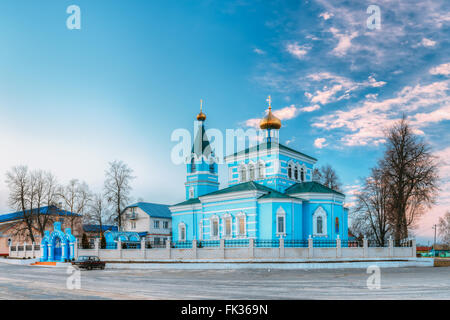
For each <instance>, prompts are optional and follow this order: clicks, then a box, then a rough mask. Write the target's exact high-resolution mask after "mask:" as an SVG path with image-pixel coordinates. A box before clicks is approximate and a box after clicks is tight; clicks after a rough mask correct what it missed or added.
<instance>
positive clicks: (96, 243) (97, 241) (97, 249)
mask: <svg viewBox="0 0 450 320" xmlns="http://www.w3.org/2000/svg"><path fill="white" fill-rule="evenodd" d="M94 240H95V241H94V249H95V255H96V256H97V257H99V258H100V239H99V238H95V239H94Z"/></svg>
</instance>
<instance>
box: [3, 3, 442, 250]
mask: <svg viewBox="0 0 450 320" xmlns="http://www.w3.org/2000/svg"><path fill="white" fill-rule="evenodd" d="M70 5H77V6H78V7H79V8H80V20H81V24H80V26H81V29H72V30H71V29H68V28H67V25H66V20H67V19H68V18H69V16H70V14H68V13H67V12H66V10H67V8H68V7H69V6H70ZM370 5H377V6H378V7H379V9H380V18H381V23H380V25H379V27H380V28H379V29H373V28H369V27H368V25H367V20H368V18H369V17H370V16H371V15H372V12H369V13H367V9H368V7H369V6H370ZM449 9H450V4H449V3H448V1H445V0H433V1H431V0H425V1H424V0H422V1H405V0H401V1H398V0H396V1H388V0H372V1H340V0H315V1H281V0H280V1H271V2H270V4H269V3H268V1H257V0H254V1H247V0H235V1H212V0H197V1H180V0H176V1H175V0H165V1H138V0H127V1H125V0H115V1H107V0H96V1H87V0H71V1H65V0H46V1H39V2H37V1H32V0H3V1H1V2H0V30H1V31H0V43H1V50H0V147H1V150H2V156H1V157H0V177H2V178H0V211H1V212H5V213H6V212H9V211H11V209H10V208H8V201H7V200H8V199H7V197H8V192H7V186H6V183H5V178H4V177H5V173H6V172H7V171H8V170H9V169H10V168H11V167H12V166H15V165H27V166H28V167H29V168H30V169H44V170H50V171H52V172H53V173H54V174H55V175H56V176H57V177H58V179H59V181H60V182H61V183H67V182H68V181H69V180H70V179H72V178H77V179H80V180H82V181H86V182H87V183H88V184H89V185H90V187H91V189H92V190H94V191H96V192H99V191H101V188H102V185H103V180H104V171H105V169H106V168H107V167H108V162H110V161H113V160H122V161H124V162H125V163H127V164H128V165H129V166H130V167H131V168H132V169H133V170H134V175H135V176H136V179H135V180H134V181H133V184H132V185H133V196H134V197H135V199H143V200H145V201H148V202H157V203H167V204H173V203H176V202H179V201H182V200H184V195H185V193H184V181H185V168H184V166H183V165H176V164H174V163H173V162H172V161H171V157H170V155H171V150H172V148H173V147H174V146H175V144H176V143H175V142H173V141H171V134H172V132H174V130H176V129H179V128H185V129H188V130H193V129H192V128H193V125H194V123H193V120H194V117H195V115H196V114H197V113H198V109H199V101H200V99H203V101H204V104H203V111H204V112H205V113H206V115H207V120H206V126H207V127H208V128H215V129H219V130H221V131H223V132H224V131H225V130H226V129H236V128H243V129H246V128H251V127H254V126H255V125H256V124H257V123H258V122H259V119H260V118H261V117H263V116H264V114H265V110H266V108H267V102H266V97H267V96H268V95H271V97H272V107H273V111H274V113H275V115H277V116H278V117H279V118H280V119H281V120H282V124H283V127H282V129H281V130H280V140H281V142H282V143H284V144H286V145H288V146H289V147H292V148H295V149H297V150H299V151H301V152H304V153H306V154H309V155H311V156H313V157H315V158H318V159H319V161H318V163H317V165H318V166H321V165H325V164H331V165H332V166H333V167H334V168H335V170H336V171H337V173H338V175H339V176H340V178H341V180H342V182H343V185H344V191H345V192H346V194H347V195H348V197H347V202H349V204H351V202H352V194H353V193H354V192H355V191H357V190H358V188H359V186H360V185H361V183H362V181H363V179H364V177H366V176H367V175H368V174H369V170H370V168H371V167H373V166H374V165H375V164H376V162H377V160H378V159H379V158H380V157H381V156H382V153H383V150H384V130H385V128H387V127H389V126H390V125H392V123H394V122H395V121H396V120H398V119H399V118H400V117H401V115H402V114H403V113H404V114H406V115H407V117H408V120H409V121H410V123H411V124H412V126H413V128H414V130H415V132H416V133H417V134H419V135H420V136H421V137H422V138H423V139H424V140H425V141H427V142H428V143H429V144H430V146H431V147H432V150H433V153H434V154H436V155H437V156H439V157H440V159H441V160H440V161H441V167H440V176H441V180H440V187H441V192H440V195H439V199H438V203H437V204H436V205H435V206H434V207H433V208H430V209H429V210H428V211H427V213H426V215H425V217H424V218H423V219H422V220H421V222H420V226H419V228H418V229H417V230H415V234H416V236H417V238H418V240H419V241H421V242H423V243H427V242H428V241H432V237H433V230H432V225H433V224H434V223H437V222H438V218H439V216H442V215H443V214H444V213H445V211H446V210H448V209H449V208H450V162H449V161H450V160H448V159H450V143H449V141H450V130H449V129H450V99H449V84H450V80H449V76H450V55H449V52H450V51H449V34H450V33H449V31H450V30H449V29H450V10H449ZM219 173H220V174H221V178H220V181H221V186H222V187H225V186H226V170H225V168H223V167H221V168H220V169H219Z"/></svg>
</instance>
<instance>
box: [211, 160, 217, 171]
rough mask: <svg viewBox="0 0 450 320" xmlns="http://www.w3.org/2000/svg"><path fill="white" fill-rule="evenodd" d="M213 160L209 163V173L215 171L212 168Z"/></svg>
mask: <svg viewBox="0 0 450 320" xmlns="http://www.w3.org/2000/svg"><path fill="white" fill-rule="evenodd" d="M214 169H215V168H214V161H211V163H210V164H209V172H210V173H215V172H216V170H214Z"/></svg>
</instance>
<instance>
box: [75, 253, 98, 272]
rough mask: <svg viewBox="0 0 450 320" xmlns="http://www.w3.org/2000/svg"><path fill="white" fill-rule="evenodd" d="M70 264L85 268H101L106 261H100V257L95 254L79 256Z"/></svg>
mask: <svg viewBox="0 0 450 320" xmlns="http://www.w3.org/2000/svg"><path fill="white" fill-rule="evenodd" d="M72 265H74V266H77V267H79V268H84V269H87V270H92V269H95V268H97V269H102V270H103V269H105V265H106V263H105V262H104V261H100V258H99V257H97V256H80V257H78V259H77V260H75V261H73V262H72Z"/></svg>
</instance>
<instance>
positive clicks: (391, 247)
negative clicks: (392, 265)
mask: <svg viewBox="0 0 450 320" xmlns="http://www.w3.org/2000/svg"><path fill="white" fill-rule="evenodd" d="M388 243H389V258H392V257H393V256H394V240H393V239H392V236H390V237H389V240H388Z"/></svg>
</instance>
